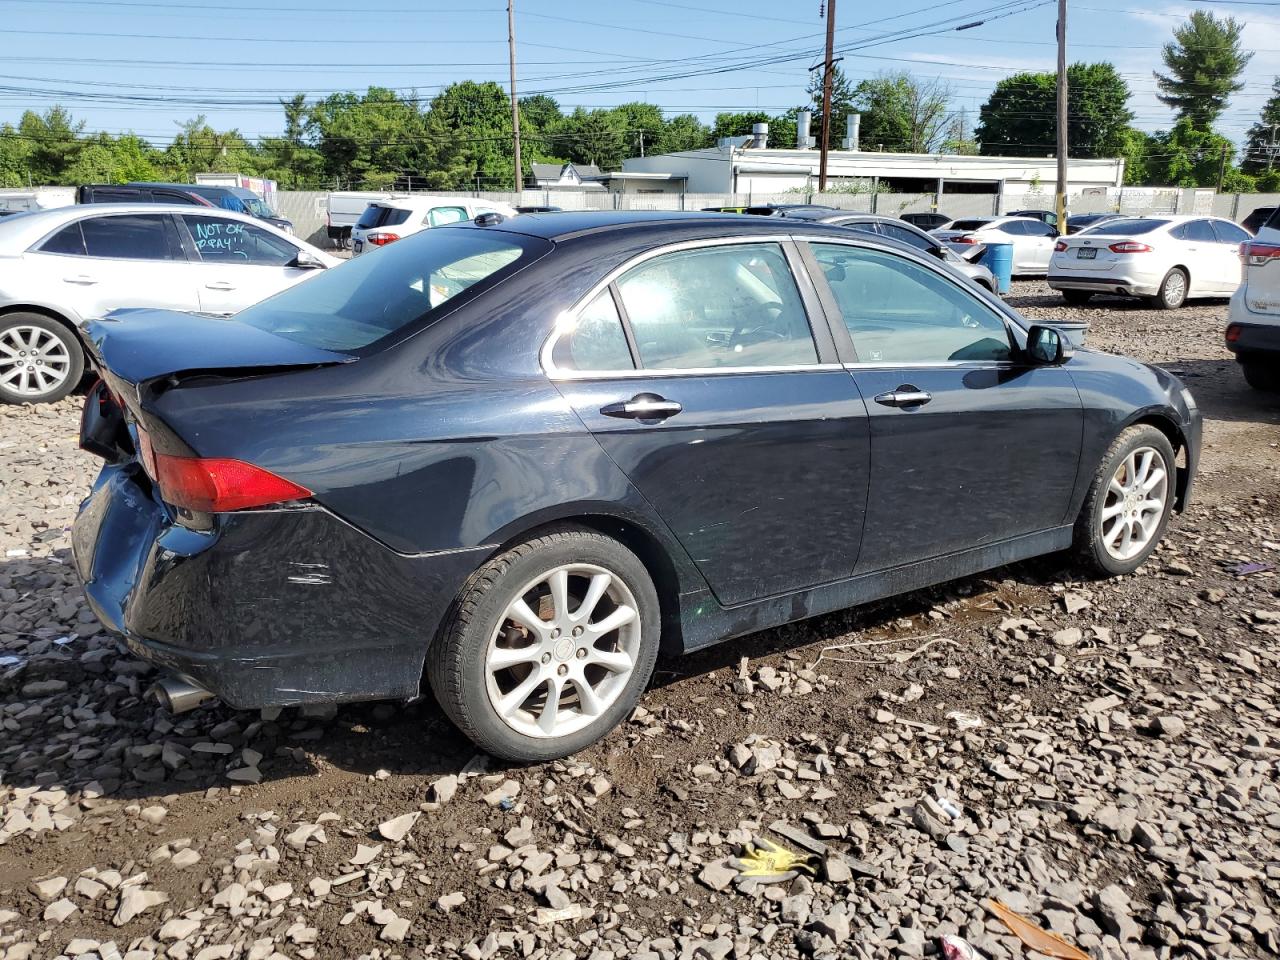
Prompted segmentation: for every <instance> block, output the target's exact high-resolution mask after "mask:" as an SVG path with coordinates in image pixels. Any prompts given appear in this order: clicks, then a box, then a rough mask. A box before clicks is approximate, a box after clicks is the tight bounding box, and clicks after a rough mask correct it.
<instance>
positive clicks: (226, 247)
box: [182, 213, 298, 267]
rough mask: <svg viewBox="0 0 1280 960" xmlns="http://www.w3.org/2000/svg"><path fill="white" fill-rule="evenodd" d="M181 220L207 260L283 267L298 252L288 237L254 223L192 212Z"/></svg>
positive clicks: (201, 255)
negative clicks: (277, 234)
mask: <svg viewBox="0 0 1280 960" xmlns="http://www.w3.org/2000/svg"><path fill="white" fill-rule="evenodd" d="M182 222H183V223H185V224H186V226H187V229H188V230H189V231H190V232H191V239H192V241H193V242H194V243H195V247H196V250H197V251H198V252H199V254H200V259H201V260H203V261H204V262H205V263H237V264H253V265H257V266H269V267H283V266H287V265H288V264H290V263H292V262H293V260H294V258H296V257H297V256H298V248H297V247H295V246H294V245H293V244H291V243H290V242H289V241H287V240H285V239H283V238H282V237H277V236H276V235H275V234H273V233H268V232H267V231H266V230H263V229H262V228H261V227H256V226H254V225H253V224H251V223H241V222H240V221H239V220H224V219H222V218H221V217H203V216H200V215H198V214H191V213H184V214H183V215H182Z"/></svg>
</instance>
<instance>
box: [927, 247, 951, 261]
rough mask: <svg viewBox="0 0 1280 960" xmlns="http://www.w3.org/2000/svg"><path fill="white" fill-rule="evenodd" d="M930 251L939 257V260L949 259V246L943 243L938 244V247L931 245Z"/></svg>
mask: <svg viewBox="0 0 1280 960" xmlns="http://www.w3.org/2000/svg"><path fill="white" fill-rule="evenodd" d="M929 252H930V253H932V254H933V255H934V256H935V257H937V258H938V259H939V260H945V259H947V248H946V247H944V246H943V245H942V244H938V245H937V246H936V247H930V248H929Z"/></svg>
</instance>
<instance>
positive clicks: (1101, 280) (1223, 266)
mask: <svg viewBox="0 0 1280 960" xmlns="http://www.w3.org/2000/svg"><path fill="white" fill-rule="evenodd" d="M1250 239H1252V238H1251V237H1250V236H1249V234H1248V233H1247V232H1246V231H1245V230H1244V229H1243V228H1242V227H1239V226H1237V225H1236V224H1234V223H1232V222H1231V221H1230V220H1224V219H1222V218H1221V217H1197V216H1145V217H1125V218H1122V219H1119V220H1108V221H1106V222H1105V223H1101V224H1099V225H1098V226H1096V227H1092V228H1091V229H1089V230H1085V231H1084V232H1082V233H1076V234H1072V235H1071V236H1069V237H1063V238H1062V239H1060V240H1059V241H1058V244H1057V246H1056V247H1055V248H1054V251H1055V252H1054V254H1053V260H1052V262H1051V263H1050V264H1049V278H1048V279H1049V286H1050V287H1052V288H1053V289H1054V290H1060V291H1062V295H1063V297H1064V298H1066V301H1067V302H1068V303H1074V304H1081V303H1085V302H1086V301H1087V300H1088V299H1089V298H1090V297H1092V296H1093V295H1094V294H1095V293H1115V294H1120V295H1121V296H1127V297H1145V298H1147V299H1149V300H1150V301H1151V302H1152V304H1153V305H1155V306H1158V307H1163V308H1165V309H1173V308H1175V307H1180V306H1182V305H1183V304H1184V303H1185V302H1186V301H1187V299H1188V298H1190V297H1229V296H1231V294H1232V293H1234V292H1235V289H1236V287H1238V286H1239V285H1240V276H1241V265H1240V244H1241V243H1244V242H1245V241H1247V240H1250Z"/></svg>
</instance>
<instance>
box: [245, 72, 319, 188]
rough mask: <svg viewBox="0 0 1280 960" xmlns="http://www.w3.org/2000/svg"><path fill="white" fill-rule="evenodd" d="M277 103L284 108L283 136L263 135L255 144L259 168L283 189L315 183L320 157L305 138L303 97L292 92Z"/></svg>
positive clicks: (307, 110) (305, 103)
mask: <svg viewBox="0 0 1280 960" xmlns="http://www.w3.org/2000/svg"><path fill="white" fill-rule="evenodd" d="M280 106H281V107H282V108H283V109H284V136H282V137H265V138H263V140H262V142H261V143H260V144H259V145H258V154H259V169H260V170H261V172H262V175H263V176H265V177H268V178H270V179H272V180H275V181H276V182H277V183H279V184H280V186H281V187H283V188H284V189H286V190H298V189H301V188H303V187H308V186H316V185H318V184H319V183H320V181H321V179H322V178H321V157H320V153H319V152H318V151H317V150H316V149H315V148H314V147H313V146H312V145H311V143H310V142H309V141H308V131H307V127H308V120H309V115H310V107H309V106H308V105H307V96H306V94H304V93H298V94H295V95H294V96H292V97H290V98H289V99H288V100H281V101H280Z"/></svg>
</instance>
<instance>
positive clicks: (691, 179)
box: [622, 118, 1124, 208]
mask: <svg viewBox="0 0 1280 960" xmlns="http://www.w3.org/2000/svg"><path fill="white" fill-rule="evenodd" d="M759 126H764V125H759ZM850 127H851V129H855V130H856V129H857V123H856V121H853V120H852V118H851V123H850ZM767 137H768V132H767V129H766V130H764V131H757V132H756V134H755V136H754V137H735V138H731V139H729V140H724V141H721V143H720V145H719V146H715V147H707V148H705V149H702V150H685V151H682V152H680V153H668V154H659V155H657V156H649V157H632V158H630V159H629V160H624V161H623V164H622V169H623V171H624V173H664V174H669V175H676V176H682V177H684V178H686V182H687V189H688V190H689V191H690V192H691V193H709V194H737V195H739V196H741V195H744V194H757V195H759V194H779V193H788V192H797V191H816V190H817V189H818V163H819V151H817V150H816V149H812V148H809V149H795V148H776V147H769V146H767V145H763V146H762V145H760V144H767ZM811 139H812V138H806V140H809V141H811ZM843 146H845V147H846V149H840V150H831V151H830V153H829V156H828V161H827V184H828V187H829V188H830V187H832V186H835V187H837V188H838V187H841V186H845V185H850V184H854V183H858V184H862V185H864V186H865V187H866V188H867V190H868V191H869V192H879V191H894V192H902V193H907V192H928V193H933V194H936V195H938V196H939V197H942V196H945V195H947V194H952V195H955V194H988V195H992V194H994V195H998V196H999V197H1000V198H1001V202H1002V204H1003V206H1005V207H1006V208H1008V207H1017V206H1019V205H1021V198H1023V197H1024V196H1027V197H1029V198H1034V199H1036V200H1038V201H1039V203H1040V204H1043V198H1044V197H1045V196H1046V195H1047V196H1048V197H1050V198H1051V197H1052V196H1053V193H1054V185H1055V182H1056V180H1057V176H1058V171H1057V160H1055V159H1054V158H1053V157H1051V156H1047V157H983V156H959V155H955V154H932V153H927V154H922V153H882V152H878V151H877V152H870V151H863V150H858V149H847V147H849V146H855V147H856V142H854V143H850V142H849V141H846V142H845V144H843ZM1067 177H1068V180H1069V184H1070V186H1069V192H1070V193H1072V194H1087V193H1091V192H1095V191H1096V192H1098V193H1103V194H1105V192H1106V190H1107V189H1109V188H1112V189H1113V188H1118V187H1120V186H1122V185H1123V184H1124V160H1122V159H1115V160H1085V159H1075V158H1072V159H1071V160H1069V161H1068V163H1067Z"/></svg>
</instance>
